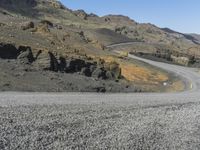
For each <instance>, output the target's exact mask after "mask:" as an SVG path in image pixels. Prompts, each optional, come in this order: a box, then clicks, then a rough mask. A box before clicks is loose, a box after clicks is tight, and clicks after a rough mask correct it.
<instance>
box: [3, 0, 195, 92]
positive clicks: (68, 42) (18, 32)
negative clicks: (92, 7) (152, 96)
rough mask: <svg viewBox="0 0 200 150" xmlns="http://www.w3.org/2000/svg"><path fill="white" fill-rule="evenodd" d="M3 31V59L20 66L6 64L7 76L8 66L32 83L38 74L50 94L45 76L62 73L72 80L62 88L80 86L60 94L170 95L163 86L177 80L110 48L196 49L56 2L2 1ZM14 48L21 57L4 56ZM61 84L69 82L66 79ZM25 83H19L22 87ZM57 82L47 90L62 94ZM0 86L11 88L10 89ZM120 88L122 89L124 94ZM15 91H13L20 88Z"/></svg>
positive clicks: (177, 37) (118, 18)
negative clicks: (128, 45) (24, 72)
mask: <svg viewBox="0 0 200 150" xmlns="http://www.w3.org/2000/svg"><path fill="white" fill-rule="evenodd" d="M0 28H1V31H2V32H0V45H2V46H0V50H2V53H3V54H4V53H6V55H9V56H11V57H12V58H14V60H12V63H14V64H15V65H14V66H13V64H12V63H11V64H10V63H8V64H7V63H6V62H2V63H3V65H1V66H2V67H3V66H5V70H7V67H6V65H8V66H9V65H10V66H11V67H12V68H15V67H17V68H21V69H22V70H23V69H24V70H27V72H28V74H29V75H28V76H27V78H26V79H27V80H29V77H33V76H34V77H36V75H34V74H37V75H38V76H39V77H40V78H42V79H44V81H45V83H44V84H43V85H44V87H45V88H46V87H49V84H46V83H47V82H48V83H49V82H50V80H51V79H49V77H50V76H52V75H50V73H49V72H45V71H46V70H48V71H53V72H58V76H59V74H60V73H61V72H63V73H66V76H68V80H67V82H63V84H64V85H68V84H69V85H71V84H70V82H71V81H72V82H73V83H72V84H75V85H74V86H70V87H71V88H66V86H60V87H62V88H61V89H60V91H64V89H66V90H72V91H85V90H86V89H87V90H90V91H95V90H96V91H111V92H114V91H115V92H116V91H120V90H121V91H135V90H136V91H141V90H142V91H158V90H159V91H160V89H162V90H161V91H166V90H167V88H171V87H172V86H174V85H173V84H171V85H169V87H164V86H163V82H165V81H169V82H170V83H173V82H176V81H175V80H176V78H174V79H173V78H172V77H173V75H170V74H169V73H166V72H164V71H163V70H160V69H158V68H155V67H152V66H149V65H147V64H144V63H141V62H138V61H134V60H129V59H127V58H124V57H125V56H124V55H123V56H119V55H118V54H115V53H113V52H112V51H110V50H109V49H107V47H106V45H110V44H113V43H122V42H138V43H140V44H142V45H143V46H144V45H146V47H149V45H151V46H152V48H153V49H155V50H159V51H163V50H166V49H172V50H175V51H181V50H182V49H183V47H184V48H187V47H193V46H197V45H196V44H195V43H194V42H193V41H192V40H189V39H186V38H185V37H184V36H182V35H181V34H174V33H173V34H172V33H169V32H166V31H163V30H162V29H160V28H158V27H156V26H154V25H152V24H139V23H137V22H135V21H134V20H131V19H130V18H128V17H125V16H122V15H108V16H103V17H99V16H97V15H95V14H87V13H86V12H84V11H83V10H76V11H73V10H70V9H68V8H66V7H65V6H63V5H62V4H61V3H60V2H59V1H56V0H21V1H16V0H8V1H6V0H2V1H0ZM172 43H174V44H172ZM7 44H8V45H7ZM10 45H11V47H14V48H13V49H14V51H15V52H16V53H17V54H16V55H15V56H12V54H11V53H8V54H7V52H5V49H7V48H8V47H10ZM13 49H12V50H13ZM149 52H151V50H149ZM4 55H5V54H4ZM0 58H1V56H0ZM4 58H5V57H4ZM18 71H19V70H17V71H16V72H18ZM38 71H39V72H40V71H41V72H43V71H44V72H45V73H44V74H46V76H47V79H46V78H44V77H42V76H40V74H41V72H40V73H38ZM5 72H6V71H5ZM8 72H10V77H9V78H8V79H7V81H12V82H14V83H12V84H14V85H16V82H15V80H10V79H11V78H12V76H13V72H12V71H11V70H9V71H8ZM19 72H20V71H19ZM33 72H34V73H33ZM155 72H156V73H155ZM74 74H76V75H77V76H78V77H77V78H76V79H77V80H78V79H80V81H83V82H80V83H79V82H76V81H75V78H74V77H75V76H74ZM2 76H3V74H2ZM19 76H20V75H19ZM64 76H65V75H64ZM69 76H71V78H70V77H69ZM85 77H86V78H85ZM50 78H56V77H50ZM62 78H64V79H66V77H63V75H62ZM3 79H4V80H5V78H3ZM12 79H14V78H12ZM22 79H23V78H21V77H19V82H21V80H22ZM27 80H26V82H27ZM34 80H35V82H34V83H33V85H34V86H31V87H32V88H33V89H32V90H34V87H35V88H36V89H38V87H37V86H36V85H35V83H37V82H38V80H37V79H33V80H31V81H30V83H31V82H32V81H34ZM57 80H58V79H57V78H56V79H55V80H54V79H52V82H53V83H52V85H56V86H55V88H51V89H48V90H55V89H56V88H57V84H56V82H59V81H57ZM86 80H87V81H88V83H91V85H92V86H91V87H86V86H85V84H84V86H83V83H84V82H85V81H86ZM36 81H37V82H36ZM68 81H69V82H68ZM92 82H94V84H93V83H92ZM118 82H119V83H118ZM1 84H2V85H3V86H4V85H7V83H1ZM120 84H121V88H119V85H120ZM14 85H13V87H16V86H14ZM126 87H127V88H126ZM9 88H10V89H16V88H19V87H16V88H11V87H8V89H9ZM20 88H22V89H23V87H20ZM45 88H44V89H45ZM30 90H31V88H30Z"/></svg>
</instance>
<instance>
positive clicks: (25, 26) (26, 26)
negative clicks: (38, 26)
mask: <svg viewBox="0 0 200 150" xmlns="http://www.w3.org/2000/svg"><path fill="white" fill-rule="evenodd" d="M31 28H34V23H33V22H32V21H30V22H25V23H23V24H22V26H21V29H22V30H28V29H31Z"/></svg>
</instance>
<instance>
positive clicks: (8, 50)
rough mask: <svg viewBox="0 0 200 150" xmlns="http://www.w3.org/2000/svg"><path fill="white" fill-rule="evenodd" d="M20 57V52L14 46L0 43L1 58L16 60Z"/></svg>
mask: <svg viewBox="0 0 200 150" xmlns="http://www.w3.org/2000/svg"><path fill="white" fill-rule="evenodd" d="M18 55H19V50H18V49H17V48H16V47H15V46H14V45H12V44H3V43H0V58H3V59H16V58H17V56H18Z"/></svg>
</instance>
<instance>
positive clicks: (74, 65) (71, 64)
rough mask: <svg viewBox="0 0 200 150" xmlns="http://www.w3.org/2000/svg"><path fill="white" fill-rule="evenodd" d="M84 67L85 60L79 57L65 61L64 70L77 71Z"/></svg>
mask: <svg viewBox="0 0 200 150" xmlns="http://www.w3.org/2000/svg"><path fill="white" fill-rule="evenodd" d="M83 67H85V61H84V60H81V59H69V60H67V61H66V72H69V73H73V72H79V71H81V69H82V68H83Z"/></svg>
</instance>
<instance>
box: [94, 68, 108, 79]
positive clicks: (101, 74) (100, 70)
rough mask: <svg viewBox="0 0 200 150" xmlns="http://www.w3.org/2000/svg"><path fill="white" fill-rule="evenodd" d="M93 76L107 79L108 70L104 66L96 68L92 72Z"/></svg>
mask: <svg viewBox="0 0 200 150" xmlns="http://www.w3.org/2000/svg"><path fill="white" fill-rule="evenodd" d="M92 77H93V78H96V79H106V72H105V70H104V69H103V68H96V69H95V70H94V71H93V72H92Z"/></svg>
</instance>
